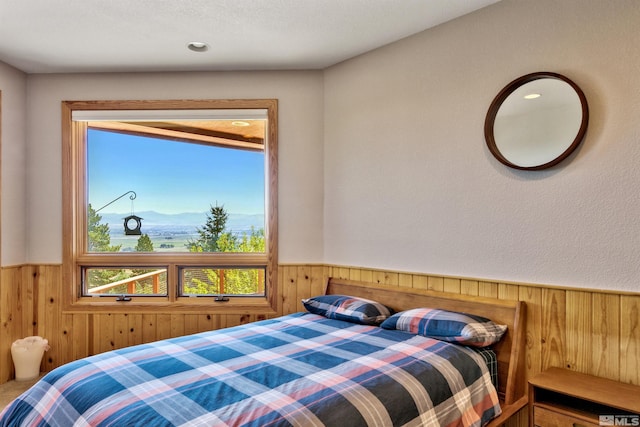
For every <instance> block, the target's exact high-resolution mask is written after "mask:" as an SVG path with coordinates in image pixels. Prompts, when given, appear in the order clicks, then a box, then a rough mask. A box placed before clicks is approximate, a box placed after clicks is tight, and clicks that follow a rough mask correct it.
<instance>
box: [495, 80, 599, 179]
mask: <svg viewBox="0 0 640 427" xmlns="http://www.w3.org/2000/svg"><path fill="white" fill-rule="evenodd" d="M587 120H588V110H587V104H586V99H585V98H584V94H583V93H582V91H581V90H580V89H579V88H578V87H577V86H576V85H575V84H574V83H573V82H571V81H570V80H569V79H567V78H566V77H564V76H561V75H558V74H554V73H533V74H529V75H526V76H523V77H521V78H519V79H516V80H514V81H513V82H511V83H510V84H509V85H508V86H507V87H505V88H504V89H503V90H502V91H501V92H500V93H499V94H498V96H497V97H496V99H494V101H493V103H492V104H491V107H490V108H489V112H488V113H487V120H486V122H485V137H486V139H487V145H488V147H489V150H490V151H491V152H492V154H493V155H494V156H495V157H496V158H497V159H498V160H500V161H501V162H502V163H504V164H506V165H507V166H510V167H513V168H516V169H532V170H536V169H544V168H547V167H551V166H553V165H555V164H557V163H559V162H560V161H562V160H563V159H565V158H566V157H567V156H568V155H569V154H571V152H572V151H573V150H575V148H576V147H577V146H578V145H579V144H580V142H581V140H582V138H583V136H584V133H585V131H586V125H587Z"/></svg>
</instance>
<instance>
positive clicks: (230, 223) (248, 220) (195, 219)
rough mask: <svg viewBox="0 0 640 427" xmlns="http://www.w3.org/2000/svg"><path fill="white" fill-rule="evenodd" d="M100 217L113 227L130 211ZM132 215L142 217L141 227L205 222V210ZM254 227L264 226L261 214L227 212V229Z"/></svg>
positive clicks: (182, 226) (200, 223)
mask: <svg viewBox="0 0 640 427" xmlns="http://www.w3.org/2000/svg"><path fill="white" fill-rule="evenodd" d="M98 215H100V216H101V217H102V219H101V220H100V222H101V223H102V224H105V223H106V224H109V225H110V228H113V227H114V226H115V225H116V224H122V223H123V219H124V218H125V217H127V216H129V215H131V214H130V213H102V212H100V213H98ZM134 215H136V216H139V217H140V218H142V225H143V227H146V228H150V227H162V228H167V227H170V226H176V227H179V228H184V227H202V226H203V225H204V224H205V223H206V222H207V212H184V213H179V214H166V213H160V212H155V211H144V212H135V213H134ZM252 226H253V227H255V228H256V229H260V228H264V226H265V225H264V215H263V214H236V213H229V216H228V218H227V229H229V230H249V229H251V227H252Z"/></svg>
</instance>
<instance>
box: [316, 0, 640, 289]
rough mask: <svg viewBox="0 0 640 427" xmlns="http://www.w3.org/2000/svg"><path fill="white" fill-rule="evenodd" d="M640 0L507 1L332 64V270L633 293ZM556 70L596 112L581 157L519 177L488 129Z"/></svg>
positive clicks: (327, 253) (328, 116)
mask: <svg viewBox="0 0 640 427" xmlns="http://www.w3.org/2000/svg"><path fill="white" fill-rule="evenodd" d="M638 28H640V5H639V3H638V1H637V0H616V1H598V0H562V1H557V0H535V1H534V0H526V1H525V0H503V1H501V2H499V3H497V4H494V5H492V6H489V7H487V8H485V9H482V10H479V11H477V12H475V13H473V14H470V15H467V16H464V17H462V18H459V19H457V20H455V21H452V22H450V23H446V24H443V25H441V26H439V27H436V28H434V29H431V30H428V31H426V32H423V33H421V34H418V35H416V36H413V37H410V38H407V39H404V40H402V41H400V42H397V43H394V44H392V45H389V46H386V47H383V48H380V49H378V50H376V51H373V52H370V53H368V54H365V55H362V56H360V57H357V58H354V59H352V60H349V61H346V62H344V63H341V64H338V65H336V66H334V67H332V68H330V69H328V70H326V71H325V123H324V126H325V173H324V177H325V186H324V190H325V203H324V206H325V233H324V236H325V239H324V259H325V262H327V263H335V264H343V265H355V266H363V267H373V268H389V269H394V270H403V271H413V272H427V273H433V274H442V275H456V276H468V277H476V278H486V279H495V280H497V281H500V280H504V281H518V282H527V283H542V284H553V285H560V286H576V287H588V288H599V289H611V290H629V291H638V290H640V191H639V188H640V167H639V165H640V121H639V119H638V118H639V117H640V54H639V53H638V52H639V51H638V46H640V31H638ZM534 71H555V72H558V73H561V74H564V75H566V76H567V77H569V78H571V79H572V80H574V81H575V82H576V83H577V84H578V85H579V86H580V87H581V88H582V89H583V91H584V92H585V95H586V97H587V100H588V102H589V106H590V111H591V120H590V124H589V128H588V131H587V135H586V138H585V140H584V142H583V144H582V146H581V147H580V148H579V150H578V151H577V153H575V154H574V155H573V156H571V157H570V158H569V159H568V160H567V161H565V162H564V163H562V164H561V165H559V167H555V168H553V169H551V170H547V171H540V172H527V171H516V170H512V169H509V168H507V167H505V166H503V165H502V164H501V163H499V162H498V161H497V160H496V159H494V158H493V157H492V156H491V154H490V153H489V151H488V149H487V148H486V144H485V141H484V135H483V124H484V119H485V115H486V112H487V109H488V107H489V105H490V103H491V101H492V99H493V97H494V96H495V95H496V94H497V93H498V91H499V90H500V89H502V88H503V87H504V86H505V85H506V84H507V83H509V82H510V81H511V80H513V79H515V78H517V77H519V76H521V75H524V74H527V73H530V72H534Z"/></svg>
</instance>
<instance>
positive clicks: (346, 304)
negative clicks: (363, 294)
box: [302, 295, 391, 325]
mask: <svg viewBox="0 0 640 427" xmlns="http://www.w3.org/2000/svg"><path fill="white" fill-rule="evenodd" d="M302 304H304V307H305V308H306V309H307V311H309V312H310V313H314V314H319V315H321V316H324V317H327V318H329V319H336V320H345V321H347V322H351V323H360V324H362V325H378V324H380V323H381V322H382V321H383V320H385V319H386V318H388V317H389V316H391V310H390V309H389V308H388V307H386V306H384V305H382V304H380V303H379V302H375V301H371V300H368V299H364V298H358V297H351V296H347V295H320V296H317V297H313V298H308V299H303V300H302Z"/></svg>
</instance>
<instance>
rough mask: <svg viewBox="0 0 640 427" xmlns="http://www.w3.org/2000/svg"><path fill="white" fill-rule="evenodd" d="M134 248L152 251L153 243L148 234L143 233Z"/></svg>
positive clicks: (137, 250) (139, 250) (140, 250)
mask: <svg viewBox="0 0 640 427" xmlns="http://www.w3.org/2000/svg"><path fill="white" fill-rule="evenodd" d="M135 249H136V252H153V243H152V242H151V238H150V237H149V235H148V234H143V235H142V236H140V237H139V238H138V243H137V244H136V247H135Z"/></svg>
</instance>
